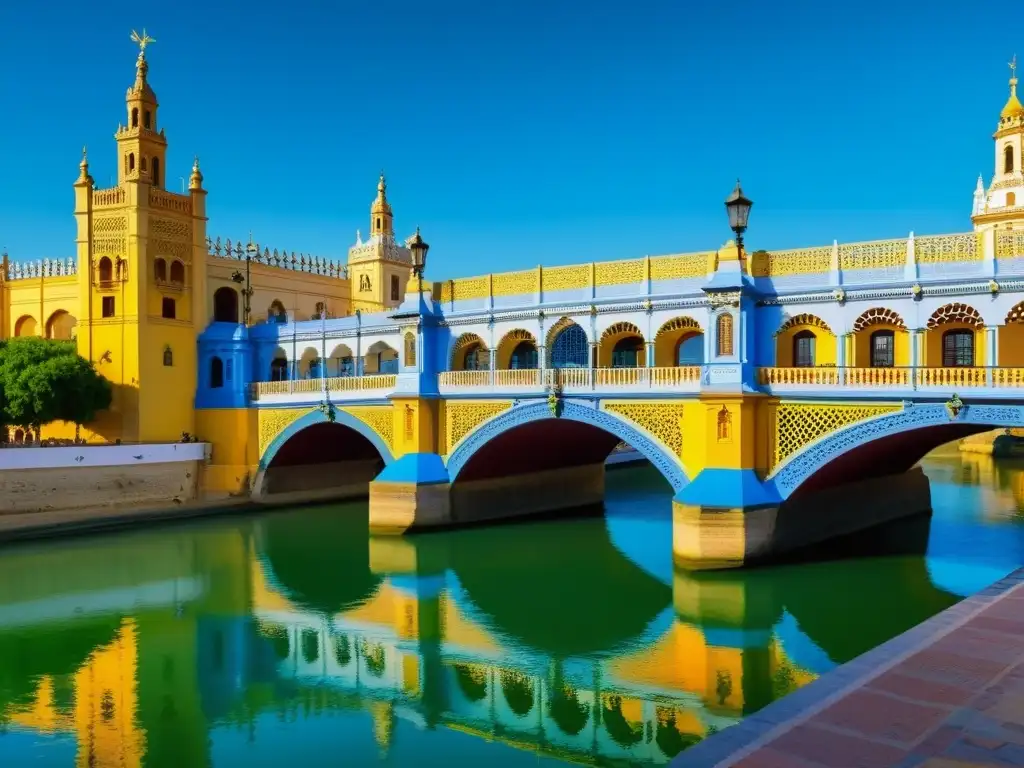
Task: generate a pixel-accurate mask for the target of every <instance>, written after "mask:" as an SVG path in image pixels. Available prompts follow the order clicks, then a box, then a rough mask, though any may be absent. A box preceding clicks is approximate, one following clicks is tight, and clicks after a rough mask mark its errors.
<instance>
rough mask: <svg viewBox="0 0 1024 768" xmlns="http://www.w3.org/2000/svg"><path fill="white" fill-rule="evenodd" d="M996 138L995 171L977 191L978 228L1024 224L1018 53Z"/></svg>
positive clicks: (1023, 111) (1022, 117)
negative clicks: (1008, 95)
mask: <svg viewBox="0 0 1024 768" xmlns="http://www.w3.org/2000/svg"><path fill="white" fill-rule="evenodd" d="M992 138H993V139H995V173H994V174H993V176H992V183H991V184H989V186H988V189H985V187H984V184H983V183H982V180H981V178H979V179H978V186H977V188H976V189H975V192H974V210H973V212H972V213H973V215H972V216H971V220H972V221H973V222H974V228H975V229H976V230H979V231H981V230H986V229H1021V228H1022V227H1024V169H1022V168H1021V163H1022V160H1024V157H1022V153H1024V105H1022V104H1021V102H1020V99H1019V98H1018V97H1017V57H1016V56H1014V57H1013V61H1011V62H1010V97H1009V98H1008V99H1007V101H1006V106H1004V107H1003V111H1002V112H1000V113H999V125H998V127H997V128H996V132H995V133H994V134H993V136H992Z"/></svg>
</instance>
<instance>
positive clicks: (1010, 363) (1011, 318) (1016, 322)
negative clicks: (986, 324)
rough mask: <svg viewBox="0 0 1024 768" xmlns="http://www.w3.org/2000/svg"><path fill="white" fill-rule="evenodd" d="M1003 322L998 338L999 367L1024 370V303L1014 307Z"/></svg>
mask: <svg viewBox="0 0 1024 768" xmlns="http://www.w3.org/2000/svg"><path fill="white" fill-rule="evenodd" d="M1003 322H1004V324H1003V325H1001V326H1000V327H999V333H998V336H997V337H996V340H997V344H998V350H999V353H998V355H999V365H1002V366H1006V367H1008V368H1024V301H1022V302H1020V303H1018V304H1016V305H1014V306H1013V308H1012V309H1010V311H1009V312H1007V313H1006V318H1005V320H1004V321H1003Z"/></svg>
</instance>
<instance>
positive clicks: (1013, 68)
mask: <svg viewBox="0 0 1024 768" xmlns="http://www.w3.org/2000/svg"><path fill="white" fill-rule="evenodd" d="M1016 76H1017V54H1016V53H1015V54H1013V58H1012V59H1011V60H1010V77H1016Z"/></svg>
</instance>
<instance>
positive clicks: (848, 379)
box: [757, 366, 1024, 389]
mask: <svg viewBox="0 0 1024 768" xmlns="http://www.w3.org/2000/svg"><path fill="white" fill-rule="evenodd" d="M757 380H758V384H760V385H761V386H765V387H787V388H788V387H792V388H800V387H819V386H820V387H837V386H838V387H848V388H852V389H858V388H868V387H879V388H897V389H898V388H905V389H925V388H928V387H943V388H953V389H970V388H979V387H995V388H1006V389H1009V388H1024V368H1001V367H989V368H984V367H980V366H979V367H962V368H961V367H957V368H927V367H918V368H912V367H893V368H833V367H815V368H758V370H757Z"/></svg>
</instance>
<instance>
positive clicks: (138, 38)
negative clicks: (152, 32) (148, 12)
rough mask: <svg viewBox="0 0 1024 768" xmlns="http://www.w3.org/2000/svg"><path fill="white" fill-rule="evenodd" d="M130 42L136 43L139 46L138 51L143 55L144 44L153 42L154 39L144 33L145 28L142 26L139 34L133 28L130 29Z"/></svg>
mask: <svg viewBox="0 0 1024 768" xmlns="http://www.w3.org/2000/svg"><path fill="white" fill-rule="evenodd" d="M132 42H133V43H137V44H138V46H139V53H141V54H143V55H145V53H146V46H147V45H149V44H150V43H155V42H156V40H155V39H154V38H152V37H150V36H149V35H147V34H146V28H145V27H143V28H142V34H141V35H140V34H139V33H138V32H136V31H135V30H134V29H133V30H132Z"/></svg>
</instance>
